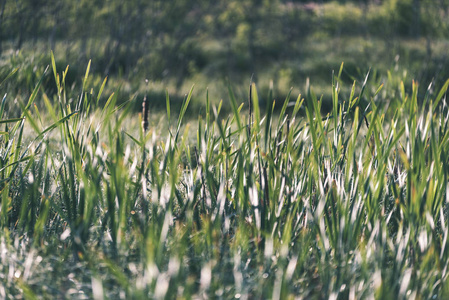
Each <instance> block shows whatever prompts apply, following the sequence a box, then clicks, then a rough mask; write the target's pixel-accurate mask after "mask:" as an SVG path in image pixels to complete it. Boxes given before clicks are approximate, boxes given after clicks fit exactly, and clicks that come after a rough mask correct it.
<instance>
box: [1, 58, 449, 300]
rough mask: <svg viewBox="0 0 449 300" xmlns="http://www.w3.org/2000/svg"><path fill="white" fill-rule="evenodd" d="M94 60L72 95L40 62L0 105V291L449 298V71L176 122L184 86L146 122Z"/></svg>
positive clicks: (338, 75) (210, 104)
mask: <svg viewBox="0 0 449 300" xmlns="http://www.w3.org/2000/svg"><path fill="white" fill-rule="evenodd" d="M89 68H90V63H89V66H88V67H87V70H86V72H85V76H83V77H82V78H81V82H82V85H81V86H75V87H74V88H72V87H68V86H67V84H66V83H67V82H66V79H67V77H66V76H67V74H68V73H67V69H65V68H60V67H58V66H57V65H56V63H55V61H54V58H53V55H52V56H51V63H50V67H49V68H48V69H47V71H45V72H43V75H42V77H41V80H40V81H39V83H38V84H37V85H36V86H35V88H34V90H33V91H32V92H31V93H30V97H29V99H27V101H23V102H22V101H19V103H18V108H14V107H12V103H11V101H12V100H13V99H10V98H9V97H8V95H6V96H5V98H4V100H3V101H2V105H1V107H0V116H1V124H0V125H1V128H2V130H1V132H0V134H1V137H0V139H1V140H0V141H1V143H0V147H1V148H0V184H1V195H0V196H1V206H0V207H1V210H0V225H1V227H2V230H1V231H0V248H1V252H0V262H1V263H0V274H1V276H0V297H2V298H14V297H17V296H19V295H23V296H24V297H25V298H27V299H28V298H29V299H35V298H86V297H87V298H94V299H104V298H126V299H133V298H135V299H143V298H167V299H172V298H181V299H189V298H198V297H201V296H202V295H207V296H208V297H210V298H223V299H229V298H242V299H243V298H245V299H247V298H273V299H286V298H295V297H299V298H306V299H309V298H311V299H322V298H326V299H354V298H355V299H360V298H372V297H374V298H377V299H394V298H398V299H405V298H407V299H408V298H412V297H413V296H416V297H418V298H422V299H429V298H433V297H436V298H440V299H441V298H445V297H447V296H448V292H449V287H448V284H447V276H448V275H447V267H448V261H449V257H448V256H449V252H448V248H446V246H447V245H448V241H447V235H448V225H449V224H448V221H447V218H448V216H447V208H448V200H447V199H449V198H448V190H447V187H448V184H447V182H448V179H447V177H448V174H449V167H448V166H449V165H448V162H449V161H448V158H449V154H448V153H449V128H448V125H447V124H448V122H447V119H448V116H449V110H448V107H447V105H446V90H447V87H448V84H449V81H448V82H447V83H446V84H445V85H444V86H443V87H442V89H441V91H436V92H433V91H432V90H429V91H427V92H426V91H425V90H423V88H418V84H417V83H414V84H413V86H411V87H408V86H404V84H403V83H402V82H401V81H400V80H399V81H398V80H397V77H395V76H392V75H391V73H390V76H387V74H385V75H376V76H378V77H379V78H378V79H376V80H372V79H371V78H372V77H373V76H374V75H375V74H373V73H368V74H365V76H366V80H365V81H361V82H354V85H353V86H352V85H351V84H349V86H347V85H348V84H347V83H346V82H345V81H344V80H342V76H343V75H342V74H343V72H344V71H343V70H344V68H343V65H342V66H341V68H340V70H338V69H337V70H336V72H335V74H334V75H333V76H332V82H331V84H330V86H331V95H330V97H331V99H332V100H331V103H332V104H331V106H330V109H329V113H328V114H324V113H323V112H322V104H323V101H320V99H319V98H317V96H316V95H315V93H314V91H313V89H312V88H311V87H310V86H307V87H306V89H305V90H304V91H303V95H297V94H292V93H290V94H289V95H288V96H287V99H286V100H285V101H281V102H282V103H281V104H282V107H279V106H280V104H275V102H273V98H272V96H270V95H272V90H268V96H267V99H268V100H266V101H265V102H266V103H265V104H264V105H265V106H266V108H265V107H259V106H260V105H261V104H262V103H263V102H262V101H259V97H260V96H259V94H258V92H259V91H258V89H257V88H256V85H255V84H252V85H251V86H250V87H249V89H250V91H248V90H247V92H248V95H249V96H248V99H241V98H240V97H235V96H234V92H233V89H232V87H229V90H228V94H227V95H224V97H225V99H226V101H229V102H230V106H231V113H229V114H228V113H225V112H223V111H222V110H221V107H222V102H218V101H217V103H219V104H218V105H215V104H214V103H216V101H215V99H214V101H213V100H212V99H209V96H208V95H206V96H205V99H204V101H205V103H206V104H205V109H204V110H203V113H201V114H200V115H198V118H197V119H196V120H192V119H189V120H186V119H185V117H186V113H187V112H188V110H189V102H190V101H191V99H192V95H194V93H195V89H193V88H192V89H191V90H190V92H188V93H187V94H186V96H185V98H184V100H183V102H182V105H180V109H179V110H177V109H174V107H171V106H170V104H171V100H170V97H169V94H167V98H166V111H167V113H166V117H165V118H164V119H163V120H161V119H159V118H160V115H158V116H154V115H153V112H152V111H151V110H150V121H149V122H150V126H149V128H148V130H147V131H145V130H144V129H143V127H142V126H141V123H142V121H143V120H142V114H139V115H137V114H135V113H134V112H133V107H134V106H135V105H136V104H135V103H134V102H136V101H141V99H134V100H132V101H128V102H124V103H119V102H118V98H117V94H109V95H106V96H105V97H106V99H108V100H106V101H102V100H101V99H103V98H102V97H103V96H102V95H103V94H102V91H104V90H106V88H104V85H103V81H98V83H97V84H92V85H90V86H89V85H88V83H89V82H90V81H89V80H90V79H89V78H90V77H89ZM20 72H21V71H20V70H19V71H18V72H17V73H16V74H12V76H11V77H10V78H8V79H6V81H4V83H2V85H3V84H7V83H8V84H13V83H14V80H16V79H17V78H20ZM49 79H51V80H53V81H54V82H55V94H56V97H55V98H54V100H53V99H50V98H48V97H47V96H46V93H44V91H43V90H41V89H40V84H41V83H42V82H48V80H49ZM378 82H381V84H382V85H380V84H379V83H378ZM105 85H106V86H108V84H107V83H105ZM88 86H89V88H87V87H88ZM351 86H352V89H351ZM0 88H2V86H0ZM109 88H111V87H109ZM37 99H39V101H42V102H43V103H44V106H45V108H41V107H40V106H42V105H34V104H35V103H36V102H37ZM7 105H8V109H5V107H7ZM44 111H45V112H44ZM159 120H161V122H160V121H159ZM195 131H196V132H195Z"/></svg>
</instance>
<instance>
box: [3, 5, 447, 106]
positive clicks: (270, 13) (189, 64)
mask: <svg viewBox="0 0 449 300" xmlns="http://www.w3.org/2000/svg"><path fill="white" fill-rule="evenodd" d="M0 5H1V8H2V10H1V13H0V36H1V38H0V42H1V45H0V46H1V47H0V48H1V49H2V50H3V51H2V53H3V54H2V57H1V60H0V61H1V62H2V63H1V64H0V71H1V73H2V74H3V76H6V75H7V74H8V73H9V71H10V68H11V65H12V66H13V67H21V68H22V69H28V70H29V71H28V72H22V73H21V74H19V76H20V77H21V78H17V79H16V81H15V82H14V83H11V84H13V85H14V86H13V90H8V93H9V95H10V96H12V97H13V98H15V97H20V98H22V101H26V98H27V95H28V94H27V93H28V92H29V91H31V90H32V89H33V88H34V86H35V84H36V83H37V81H38V80H39V78H40V76H41V75H42V73H43V71H44V68H45V66H46V65H47V64H48V61H49V60H50V57H49V53H50V50H53V51H54V53H55V55H56V64H57V66H58V68H61V69H62V68H65V67H66V66H67V65H68V64H70V65H71V67H70V71H69V73H68V75H67V79H66V80H67V85H68V87H71V85H72V84H73V83H74V82H76V83H77V85H78V86H79V85H80V84H81V82H80V78H82V76H83V72H84V66H85V65H87V62H88V61H89V60H90V59H92V70H91V80H92V81H93V82H95V83H97V84H98V83H101V82H102V81H103V79H104V78H105V77H106V76H108V81H109V82H110V84H109V85H108V86H107V87H106V88H107V89H108V90H107V92H108V94H110V93H112V92H119V94H118V97H119V99H118V101H119V102H123V101H126V100H128V99H132V98H133V97H135V96H137V97H138V98H139V97H140V98H141V97H143V95H144V94H145V93H147V94H149V95H150V96H151V97H149V99H150V102H151V105H152V107H156V108H159V109H163V108H164V105H165V90H166V89H167V88H168V89H169V91H170V94H171V95H172V101H173V105H177V108H178V109H179V107H180V105H181V103H182V99H183V96H184V93H185V91H186V90H188V89H189V88H190V87H191V86H192V85H193V84H195V86H196V91H197V95H198V99H197V98H196V97H194V99H193V101H192V104H193V105H195V106H204V101H203V99H204V98H205V93H206V88H207V87H208V88H209V94H210V96H211V98H212V99H213V100H214V101H215V100H216V99H217V100H219V99H220V98H221V97H223V95H225V94H226V91H227V82H228V81H230V82H231V83H232V84H233V86H234V88H235V90H236V94H237V95H239V96H241V97H243V96H244V94H246V89H247V88H246V86H247V85H248V83H249V78H251V75H252V74H254V77H253V81H254V82H256V83H257V84H258V86H259V88H260V89H261V90H262V91H263V92H264V93H263V96H264V97H265V95H266V93H267V92H268V90H269V88H270V80H273V91H274V94H275V97H276V98H278V99H283V98H285V96H286V95H287V94H288V92H289V90H290V87H294V88H295V89H296V90H295V93H297V92H299V90H300V89H303V88H304V84H305V82H306V78H310V81H311V83H312V84H313V86H315V87H316V90H317V92H318V93H319V94H322V93H323V94H324V95H325V99H324V100H325V102H326V103H327V104H330V102H331V101H330V99H331V89H330V88H329V85H328V82H329V80H330V78H331V70H333V69H334V70H335V69H338V68H339V66H340V64H341V62H342V61H344V62H345V66H346V67H345V71H344V73H343V79H344V80H345V82H346V83H347V84H348V85H349V86H350V85H351V84H352V81H353V80H354V79H357V80H359V81H360V80H363V78H364V76H365V74H366V72H368V70H369V68H372V69H373V76H376V75H375V74H374V73H375V72H374V71H377V73H378V74H386V72H387V71H392V70H394V69H395V68H399V69H400V70H401V71H403V72H404V74H403V76H402V78H401V79H402V80H404V82H406V83H407V84H406V86H411V81H412V80H413V79H414V80H417V81H418V82H420V83H421V85H422V86H428V85H429V84H430V83H431V82H432V81H434V82H435V84H436V86H441V85H442V84H443V83H444V81H445V80H446V79H447V78H449V72H448V68H446V67H445V66H446V65H447V62H448V60H447V58H448V54H447V51H446V50H447V47H448V45H447V39H448V37H449V26H448V24H449V20H448V18H449V2H448V1H447V0H438V1H433V0H432V1H431V0H425V1H423V0H420V1H416V0H382V1H378V0H354V1H349V0H346V1H315V2H307V1H278V0H274V1H262V0H238V1H237V0H236V1H234V0H233V1H229V0H226V1H210V0H201V1H183V0H172V1H156V0H152V1H150V2H148V1H145V0H132V1H123V0H108V1H90V0H89V1H86V0H82V1H70V0H46V1H43V0H15V1H12V0H1V1H0ZM405 70H406V71H407V72H405ZM145 79H148V83H147V82H146V81H145ZM43 86H44V87H45V90H46V92H47V93H49V96H50V98H52V95H53V94H54V92H55V87H54V83H53V82H52V81H47V82H44V83H43ZM119 87H120V89H119ZM50 88H51V89H50ZM18 89H20V90H19V91H18ZM50 92H51V95H50ZM215 104H217V103H215ZM138 107H139V104H136V108H138ZM224 109H230V103H228V102H227V101H226V102H224Z"/></svg>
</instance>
